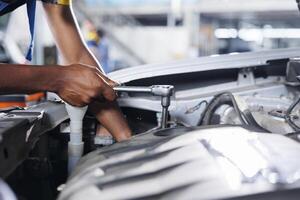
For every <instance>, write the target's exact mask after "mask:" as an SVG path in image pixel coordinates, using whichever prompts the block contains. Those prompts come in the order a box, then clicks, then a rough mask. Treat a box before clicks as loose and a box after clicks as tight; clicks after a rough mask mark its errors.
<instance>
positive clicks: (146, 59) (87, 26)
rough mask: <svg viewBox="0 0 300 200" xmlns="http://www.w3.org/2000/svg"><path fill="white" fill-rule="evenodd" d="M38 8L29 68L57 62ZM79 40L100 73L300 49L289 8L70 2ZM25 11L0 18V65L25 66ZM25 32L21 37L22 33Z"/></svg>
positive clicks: (208, 1)
mask: <svg viewBox="0 0 300 200" xmlns="http://www.w3.org/2000/svg"><path fill="white" fill-rule="evenodd" d="M38 7H39V12H38V14H37V22H36V23H37V24H38V25H37V29H36V38H35V47H36V48H35V54H34V55H35V57H34V63H35V64H44V63H47V64H50V63H56V62H58V61H59V54H58V51H57V50H56V48H55V46H54V41H53V38H52V36H51V33H50V31H49V30H48V27H47V22H46V20H45V19H44V14H43V11H42V9H41V5H39V6H38ZM73 8H74V12H75V13H76V16H77V18H78V20H79V26H80V28H81V29H82V31H83V37H84V39H85V40H86V41H87V44H88V45H89V46H91V48H92V50H93V51H94V53H95V54H97V55H96V56H97V57H98V58H99V59H100V61H101V63H102V65H103V66H104V67H105V71H106V72H111V71H115V70H119V69H122V68H125V67H130V66H136V65H141V64H145V63H156V62H165V61H170V60H172V61H174V60H178V59H186V58H193V57H199V56H207V55H217V54H225V53H234V52H247V51H258V50H262V49H275V48H287V47H296V46H300V22H299V19H300V18H299V17H300V16H299V12H298V11H297V6H296V3H295V0H251V1H244V0H143V1H140V0H80V1H78V0H74V1H73ZM25 18H26V9H25V7H22V8H19V9H18V10H17V11H16V12H13V13H12V14H10V15H9V16H4V17H1V18H0V26H1V33H0V34H1V37H0V38H1V47H0V60H1V62H14V63H23V62H24V56H23V55H24V52H25V51H26V49H27V46H28V43H29V41H28V40H29V38H30V37H29V32H28V33H26V34H25V33H24V31H16V30H15V29H16V28H15V27H18V28H19V29H20V30H28V28H27V27H26V26H28V24H27V21H24V19H25ZM26 28H27V29H26Z"/></svg>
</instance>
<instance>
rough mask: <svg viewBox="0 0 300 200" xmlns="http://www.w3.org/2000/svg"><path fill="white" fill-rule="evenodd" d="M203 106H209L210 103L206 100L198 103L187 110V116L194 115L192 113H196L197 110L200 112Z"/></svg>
mask: <svg viewBox="0 0 300 200" xmlns="http://www.w3.org/2000/svg"><path fill="white" fill-rule="evenodd" d="M202 105H205V106H207V105H208V102H207V101H206V100H203V101H201V102H200V103H198V104H197V105H196V106H194V107H191V108H189V109H187V110H186V111H185V113H184V114H186V115H187V114H192V113H194V112H196V111H197V110H199V109H200V108H201V106H202Z"/></svg>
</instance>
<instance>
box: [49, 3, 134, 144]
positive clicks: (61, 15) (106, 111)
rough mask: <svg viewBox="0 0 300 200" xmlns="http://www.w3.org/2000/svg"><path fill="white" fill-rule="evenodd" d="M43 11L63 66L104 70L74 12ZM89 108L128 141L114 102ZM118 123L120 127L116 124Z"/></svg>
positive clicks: (51, 8)
mask: <svg viewBox="0 0 300 200" xmlns="http://www.w3.org/2000/svg"><path fill="white" fill-rule="evenodd" d="M44 8H45V11H46V13H47V18H48V21H49V24H50V27H51V30H52V32H53V35H54V38H55V40H56V43H57V45H58V47H59V49H60V52H61V54H62V57H63V61H64V64H71V63H82V64H86V65H90V66H93V67H95V68H100V69H101V66H100V64H99V62H98V61H97V60H96V59H95V57H94V56H93V55H92V53H91V52H90V51H89V50H88V48H87V47H86V45H85V44H84V41H83V39H82V37H81V35H80V31H79V28H78V25H77V23H76V20H75V17H74V15H73V13H72V10H71V8H70V7H65V6H58V5H49V4H44ZM101 77H102V78H103V79H104V80H105V81H106V82H107V83H108V84H109V85H110V86H113V85H114V84H115V83H114V82H113V81H111V80H109V79H108V78H107V77H105V76H103V75H101ZM90 107H92V110H93V112H94V113H95V116H96V118H97V119H98V120H99V121H100V123H101V124H102V125H103V126H104V127H105V128H107V129H108V130H109V131H110V132H111V134H112V135H113V136H115V138H116V139H117V140H118V141H121V140H124V139H127V138H129V136H130V135H131V131H130V129H129V127H128V125H127V123H126V120H125V118H124V117H123V114H122V113H121V111H120V110H119V109H118V106H117V104H116V103H115V102H114V103H107V104H99V103H93V104H92V105H91V106H90ZM116 121H117V123H115V122H116Z"/></svg>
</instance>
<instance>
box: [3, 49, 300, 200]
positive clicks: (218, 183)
mask: <svg viewBox="0 0 300 200" xmlns="http://www.w3.org/2000/svg"><path fill="white" fill-rule="evenodd" d="M298 52H299V49H290V50H276V51H269V52H258V53H245V54H239V55H225V56H219V57H207V58H199V59H196V60H194V61H186V62H184V61H183V62H182V63H171V64H169V65H168V64H164V65H158V66H151V65H150V66H139V67H137V68H135V69H128V71H126V73H125V71H122V70H121V71H120V72H115V73H112V74H111V78H112V79H116V80H121V81H122V83H124V85H123V86H121V87H119V88H118V89H117V92H118V94H119V99H118V102H119V105H120V107H121V109H122V111H123V113H124V115H125V116H126V119H127V120H128V123H129V125H130V127H131V129H132V130H133V132H134V133H135V135H134V136H133V138H132V139H131V140H128V141H125V142H121V143H115V144H112V145H111V144H108V145H106V144H105V145H95V143H94V138H95V135H96V129H97V121H96V119H95V118H94V117H93V116H92V115H90V114H89V113H87V114H86V115H85V118H84V123H83V141H84V156H83V157H82V158H81V159H80V161H79V164H78V165H77V166H76V168H75V169H74V171H73V172H72V173H71V174H68V169H67V162H68V157H67V154H68V153H67V152H68V150H67V146H68V141H69V137H70V136H69V133H70V128H69V120H68V118H69V117H68V114H67V112H66V110H65V106H64V104H63V103H61V102H53V101H48V102H45V103H42V104H39V105H36V106H33V107H29V108H28V109H25V110H24V109H20V108H12V109H8V110H2V112H1V113H0V162H1V165H0V177H1V178H3V179H4V180H5V181H6V182H7V183H8V185H9V186H10V187H11V188H12V189H13V191H14V192H15V193H16V195H17V196H18V198H19V199H25V200H27V199H30V200H31V199H33V200H34V199H49V200H52V199H57V198H58V199H59V200H77V199H90V200H92V199H297V197H298V196H299V193H300V162H299V161H298V160H297V159H296V158H297V156H299V154H300V144H299V140H300V136H299V131H300V113H299V112H300V109H299V106H300V95H299V94H300V88H299V86H300V82H299V81H298V76H299V75H300V60H299V59H298V58H297V55H298ZM150 68H151V70H152V71H153V73H149V72H148V71H147V70H148V69H150ZM156 69H159V70H156ZM130 70H132V71H130ZM133 71H135V73H133ZM124 77H126V78H124ZM137 86H138V87H137ZM149 88H150V89H149ZM2 163H3V164H2Z"/></svg>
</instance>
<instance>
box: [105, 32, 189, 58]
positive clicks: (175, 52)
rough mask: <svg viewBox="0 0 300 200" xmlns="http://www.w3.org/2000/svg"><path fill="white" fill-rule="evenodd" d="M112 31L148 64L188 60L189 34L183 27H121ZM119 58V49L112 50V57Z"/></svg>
mask: <svg viewBox="0 0 300 200" xmlns="http://www.w3.org/2000/svg"><path fill="white" fill-rule="evenodd" d="M111 30H112V31H113V32H114V35H115V36H116V37H118V39H119V40H120V41H122V43H123V44H125V45H126V46H128V47H129V48H130V49H131V50H132V51H134V52H135V53H136V54H137V55H138V56H139V57H141V58H142V59H144V61H146V63H153V62H164V61H169V60H176V59H181V58H186V57H188V55H187V54H188V52H190V51H189V50H190V49H189V44H190V42H189V32H188V30H186V29H185V28H183V27H172V28H167V27H138V28H130V27H120V28H113V29H111ZM118 56H120V54H119V52H118V49H114V48H111V57H118Z"/></svg>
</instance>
